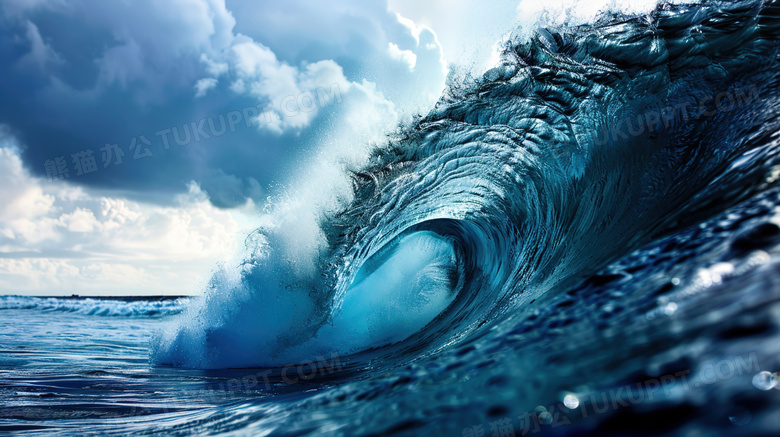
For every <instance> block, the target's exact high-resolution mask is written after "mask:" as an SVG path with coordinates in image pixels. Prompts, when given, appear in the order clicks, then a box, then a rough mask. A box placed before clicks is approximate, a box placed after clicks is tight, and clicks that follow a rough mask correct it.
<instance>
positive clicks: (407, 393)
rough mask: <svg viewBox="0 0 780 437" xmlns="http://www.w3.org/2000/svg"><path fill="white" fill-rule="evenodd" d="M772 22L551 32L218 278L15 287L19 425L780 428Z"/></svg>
mask: <svg viewBox="0 0 780 437" xmlns="http://www.w3.org/2000/svg"><path fill="white" fill-rule="evenodd" d="M778 36H780V9H779V8H778V7H777V6H776V5H775V4H774V3H773V2H759V1H738V2H719V3H704V4H696V5H688V6H670V5H664V6H662V7H659V8H658V10H656V11H655V12H653V13H652V14H650V15H648V16H623V15H620V14H607V15H605V16H603V17H602V18H601V19H600V20H598V21H596V22H595V23H592V24H590V25H586V26H580V27H576V28H550V29H540V30H537V31H536V32H535V33H532V35H531V36H530V37H522V38H520V37H517V39H515V40H510V41H508V42H507V43H506V46H505V50H504V53H503V55H502V58H501V61H500V63H499V64H498V65H497V66H496V67H495V68H493V69H491V70H489V71H488V72H486V73H485V74H484V75H483V76H482V77H479V78H461V79H458V78H452V80H451V82H450V86H449V88H448V89H447V90H446V92H445V94H444V95H443V96H442V98H441V99H440V101H439V103H438V104H437V105H436V107H434V108H432V109H431V111H430V112H429V113H428V114H426V115H425V116H421V117H420V118H419V119H417V120H415V121H414V122H413V123H410V124H409V125H406V126H403V127H401V128H399V131H398V132H396V133H395V134H394V135H393V136H391V138H389V139H388V142H387V144H384V145H379V146H378V147H377V149H376V151H375V153H374V154H373V156H372V158H371V159H370V161H369V163H368V164H367V166H366V167H365V168H362V169H359V170H354V171H353V172H352V174H351V180H352V188H353V190H352V193H351V195H350V196H346V197H345V198H344V200H343V203H342V204H341V205H340V208H338V210H337V211H336V212H334V211H333V210H325V209H317V208H320V207H319V206H317V205H312V207H311V208H312V210H310V211H305V212H306V214H301V217H296V218H295V220H298V221H295V220H293V221H292V222H289V221H288V222H279V223H272V224H271V225H268V226H265V227H263V228H261V229H258V230H256V231H255V232H253V233H252V234H251V235H249V236H248V237H247V239H246V250H245V251H244V253H242V254H241V257H240V258H241V259H240V261H238V262H231V263H226V264H225V265H223V266H220V267H219V268H218V269H217V271H216V273H215V274H214V275H213V277H212V279H211V281H210V282H209V284H208V286H207V287H206V288H205V290H204V294H203V296H202V297H199V298H192V299H184V300H180V301H174V300H168V301H165V302H159V301H146V300H133V301H121V300H113V301H102V300H84V299H53V300H39V299H35V298H22V297H2V298H0V314H2V321H0V326H2V328H3V330H2V331H0V341H2V343H0V344H1V345H2V347H1V348H0V357H2V361H0V366H1V367H0V372H1V373H0V390H2V391H0V396H1V397H0V400H2V405H3V409H2V413H0V430H2V431H11V432H16V433H20V434H24V433H31V434H34V433H38V432H50V431H57V432H62V433H72V434H84V433H96V434H106V433H112V432H113V433H116V434H123V435H124V434H132V433H138V434H182V435H189V434H238V435H320V434H326V435H328V434H332V435H395V434H408V435H417V434H431V435H462V436H479V435H497V436H507V435H529V434H537V433H540V434H542V433H543V434H545V435H582V434H594V435H636V434H650V435H656V434H662V435H685V436H689V435H707V436H709V435H733V434H735V433H739V434H745V435H762V434H763V435H772V434H774V433H776V432H777V431H778V429H780V409H779V406H780V403H779V402H778V393H780V390H777V389H776V385H777V384H776V378H777V377H778V376H780V374H776V372H778V371H780V362H779V361H780V354H778V352H780V351H779V350H778V349H780V342H778V341H777V340H778V333H780V301H779V300H778V299H779V298H780V284H779V283H778V281H779V280H780V279H778V278H780V276H779V275H778V268H779V267H780V264H778V261H779V260H780V227H778V224H780V217H778V205H780V185H779V184H778V181H780V170H778V169H780V167H779V166H778V165H780V161H779V160H778V153H777V150H778V140H777V132H778V128H780V120H779V119H778V115H779V114H778V108H780V102H778V93H777V89H778V81H777V78H778V75H777V71H778V69H777V59H778V53H779V52H778V50H779V49H780V44H778V41H780V39H779V38H778ZM311 217H314V218H315V219H316V220H314V222H311V221H309V222H307V221H306V220H307V219H309V218H311ZM313 228H316V232H313V233H310V232H309V231H310V230H311V229H313ZM309 236H313V237H312V238H310V239H308V240H306V239H305V238H304V237H309Z"/></svg>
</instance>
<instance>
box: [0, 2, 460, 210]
mask: <svg viewBox="0 0 780 437" xmlns="http://www.w3.org/2000/svg"><path fill="white" fill-rule="evenodd" d="M0 22H3V24H4V30H3V33H4V38H3V39H0V75H2V77H3V78H4V80H3V81H2V82H0V93H2V95H3V96H4V99H2V101H0V123H1V124H5V125H7V126H9V128H10V129H11V131H12V132H13V133H14V135H15V136H16V137H17V138H18V140H19V141H20V142H21V143H22V144H23V147H22V148H21V150H22V152H21V153H22V155H21V156H22V159H23V161H24V163H25V166H26V167H27V168H28V169H29V170H30V171H32V173H33V174H34V175H39V176H43V175H45V174H46V168H45V166H44V163H45V162H47V161H48V160H54V159H57V158H61V160H64V161H65V162H66V163H67V165H68V166H69V167H71V168H70V178H69V181H70V182H71V183H74V184H79V185H84V186H88V187H91V188H94V189H111V190H122V191H123V192H127V193H128V195H131V196H135V197H140V198H143V197H144V196H151V195H153V196H156V197H157V198H158V200H159V201H164V199H172V198H173V196H174V195H175V194H177V193H182V192H185V191H186V190H187V185H186V184H187V183H188V181H191V180H194V181H197V182H198V183H199V185H200V186H201V187H202V189H203V190H204V191H207V192H209V193H227V192H232V191H233V190H234V189H235V188H236V187H243V188H242V189H243V190H244V191H243V192H241V193H239V194H240V195H239V196H238V200H236V201H235V203H233V202H232V201H231V202H230V203H227V204H225V203H223V202H222V201H221V200H222V199H224V198H225V196H221V195H214V196H211V199H212V200H213V201H215V202H216V203H215V204H218V205H220V206H228V207H230V206H235V205H237V204H240V203H242V202H243V201H244V200H246V199H247V198H252V199H253V200H254V201H261V200H262V199H261V198H257V197H254V198H253V197H251V196H253V195H258V194H260V193H261V192H264V191H265V190H257V189H255V188H254V185H253V184H254V182H252V181H255V182H257V183H258V184H259V185H260V186H261V187H263V188H265V187H267V186H268V185H269V184H270V183H273V182H276V181H278V180H279V179H283V178H285V174H284V171H285V169H286V168H287V167H289V164H288V163H289V161H290V159H293V157H297V156H300V154H301V153H305V152H306V151H307V150H312V148H313V147H314V145H313V144H314V142H313V141H312V140H313V138H314V137H315V133H320V134H321V133H322V132H323V131H324V130H327V129H329V127H328V126H330V125H332V122H331V121H328V120H333V119H334V118H338V117H339V116H343V115H344V114H347V113H350V112H351V111H350V109H349V108H350V106H351V105H359V106H361V107H362V103H361V102H362V101H363V96H362V93H364V92H365V91H366V90H367V89H368V88H366V87H363V86H362V84H363V83H364V82H365V83H371V84H373V85H375V88H376V89H377V91H378V92H379V93H381V94H382V95H383V96H384V98H385V99H386V100H387V101H388V102H392V103H393V107H394V108H395V110H396V111H398V112H399V113H400V114H401V115H402V117H403V116H404V115H403V114H407V115H411V114H416V113H418V112H420V111H422V110H425V109H426V108H428V107H430V106H431V105H432V104H433V103H434V102H435V101H436V99H437V98H438V97H439V95H440V93H441V89H442V88H443V86H444V79H445V76H446V74H445V68H444V64H443V60H442V56H441V53H442V48H441V47H440V45H439V43H438V41H437V39H436V35H435V34H434V33H433V32H432V31H431V30H430V29H427V28H425V27H424V26H422V27H415V26H410V25H409V23H408V22H405V23H406V24H404V23H402V22H401V21H399V18H398V16H397V14H396V13H394V12H391V11H389V10H387V7H386V6H385V5H383V4H381V3H374V4H367V3H365V2H359V1H356V0H339V1H336V2H335V3H330V4H328V5H324V4H323V5H312V4H310V3H308V2H306V3H303V2H299V1H293V2H290V3H278V2H267V1H264V2H249V1H231V2H229V3H227V4H226V3H225V1H224V0H172V1H170V2H157V1H153V0H138V1H134V2H119V3H116V2H104V1H100V0H73V1H69V2H64V1H59V0H38V1H35V2H24V1H18V0H9V1H7V2H3V5H2V6H0ZM301 23H307V24H306V25H305V26H303V25H301ZM334 102H335V103H334ZM381 104H382V105H384V103H381ZM252 108H255V109H252ZM233 111H239V112H242V120H241V121H242V123H241V124H240V125H238V129H236V130H234V131H231V132H230V133H229V134H228V135H219V136H214V135H211V136H210V138H200V137H199V138H198V140H196V141H192V140H191V141H185V142H183V143H186V145H181V146H178V145H177V146H174V147H169V145H168V144H165V143H164V142H163V137H162V136H158V135H156V133H158V132H160V131H164V130H166V129H171V130H172V129H174V128H175V129H177V131H178V133H179V134H180V137H184V135H183V134H184V133H185V132H184V130H188V131H189V133H190V134H191V135H194V132H193V129H192V123H193V122H195V123H196V124H197V123H198V122H199V121H200V120H203V119H207V118H208V117H211V116H212V115H214V114H222V115H226V114H228V113H231V112H233ZM245 111H246V112H245ZM244 112H245V114H246V115H244V114H243V113H244ZM247 120H249V121H250V123H249V125H245V124H244V123H243V122H245V121H247ZM141 136H143V137H144V138H146V139H148V140H149V141H150V142H151V143H152V144H151V145H148V147H149V150H150V152H151V155H148V157H147V156H146V155H145V156H144V157H145V159H142V160H135V159H131V157H133V152H134V151H132V150H129V149H130V147H131V145H132V144H134V143H133V141H135V142H136V144H137V142H138V141H139V139H140V138H141ZM107 144H117V145H118V146H119V147H120V148H121V149H122V150H123V152H124V153H125V154H126V158H125V160H124V163H123V164H122V165H121V166H113V165H112V166H108V167H106V168H100V169H99V171H96V172H90V173H89V174H86V175H76V173H78V172H77V171H76V170H75V169H74V168H73V164H72V158H71V157H72V155H74V154H78V153H81V152H88V151H89V150H91V151H92V153H93V155H100V149H101V148H103V147H104V146H105V145H107ZM215 170H219V171H215ZM223 174H224V175H228V176H230V177H222V176H221V175H223ZM77 176H78V177H77ZM231 178H232V179H237V180H239V181H241V182H240V183H235V182H234V181H233V180H232V179H231ZM226 183H227V184H228V185H224V184H226ZM230 197H231V199H232V198H234V197H236V196H232V195H231V196H230ZM169 201H170V200H169Z"/></svg>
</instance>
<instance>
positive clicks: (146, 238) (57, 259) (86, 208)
mask: <svg viewBox="0 0 780 437" xmlns="http://www.w3.org/2000/svg"><path fill="white" fill-rule="evenodd" d="M252 215H254V214H253V208H252V206H251V205H247V206H246V207H245V208H244V209H243V210H240V211H226V210H222V209H219V208H216V207H214V206H213V205H212V204H211V203H210V202H209V200H208V198H207V196H206V195H205V194H204V193H203V191H202V190H201V189H200V187H198V186H197V185H196V184H194V183H191V184H190V186H189V191H188V192H187V193H185V194H182V195H180V196H178V198H177V200H176V205H175V206H168V207H163V206H156V205H150V204H144V203H139V202H132V201H129V200H127V199H123V198H117V197H112V196H106V195H101V194H100V193H95V192H91V191H89V190H83V189H81V188H78V187H73V186H70V185H68V184H63V183H56V184H55V183H49V182H46V181H45V180H44V179H40V178H36V177H34V176H32V175H30V174H29V173H28V172H27V171H26V170H25V169H24V168H23V167H22V163H21V159H20V157H19V155H18V151H17V150H16V148H15V147H14V146H13V144H12V143H9V141H8V140H5V141H3V143H2V145H0V290H2V291H3V292H4V293H43V294H50V293H51V294H63V293H69V292H71V291H75V292H79V293H82V294H88V293H93V294H100V293H103V294H105V293H110V294H114V293H118V294H139V293H141V294H192V293H196V292H198V291H200V289H199V283H200V281H202V280H204V279H205V277H206V275H207V274H208V272H209V271H210V269H211V268H212V267H213V266H214V265H215V264H216V263H217V262H218V261H221V260H223V259H224V258H226V257H227V256H228V255H229V254H231V253H233V252H234V251H235V250H236V249H237V247H238V244H239V241H240V240H239V237H240V235H241V234H242V230H243V231H244V232H245V231H246V228H247V227H248V224H251V222H252V220H253V219H251V216H252ZM239 222H243V225H240V224H239Z"/></svg>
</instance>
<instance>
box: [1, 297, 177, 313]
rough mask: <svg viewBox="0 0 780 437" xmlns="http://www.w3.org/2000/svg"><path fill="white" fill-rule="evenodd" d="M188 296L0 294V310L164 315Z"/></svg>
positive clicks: (173, 310)
mask: <svg viewBox="0 0 780 437" xmlns="http://www.w3.org/2000/svg"><path fill="white" fill-rule="evenodd" d="M189 301H190V298H187V297H181V298H176V299H159V298H158V299H145V298H140V299H131V300H128V299H122V298H111V299H101V298H58V297H47V298H45V297H28V296H0V311H5V310H36V311H40V312H62V313H76V314H83V315H88V316H106V317H165V316H172V315H175V314H179V313H181V312H182V311H183V310H184V308H185V306H186V305H187V303H188V302H189Z"/></svg>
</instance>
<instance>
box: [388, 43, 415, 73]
mask: <svg viewBox="0 0 780 437" xmlns="http://www.w3.org/2000/svg"><path fill="white" fill-rule="evenodd" d="M387 50H388V51H389V52H390V56H391V57H392V58H393V59H395V60H396V61H401V62H404V63H406V64H408V65H409V70H410V71H414V66H415V65H417V55H415V54H414V52H412V51H411V50H401V49H400V48H398V46H397V45H395V44H393V43H388V45H387Z"/></svg>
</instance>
